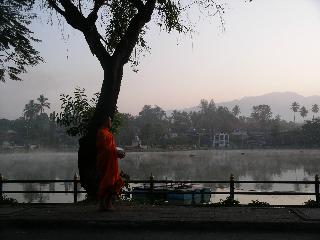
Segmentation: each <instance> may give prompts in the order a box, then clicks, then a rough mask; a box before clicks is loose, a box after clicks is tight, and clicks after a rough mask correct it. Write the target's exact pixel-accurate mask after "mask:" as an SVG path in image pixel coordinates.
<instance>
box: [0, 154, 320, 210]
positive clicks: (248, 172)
mask: <svg viewBox="0 0 320 240" xmlns="http://www.w3.org/2000/svg"><path fill="white" fill-rule="evenodd" d="M319 163H320V150H199V151H176V152H129V153H127V156H126V157H125V158H124V159H122V160H120V168H121V169H122V170H124V171H125V172H127V173H128V174H129V175H130V176H131V179H148V178H149V177H150V174H151V173H152V174H153V175H154V176H155V179H172V180H228V179H229V176H230V174H231V173H232V174H234V176H235V179H236V180H275V181H276V180H314V176H315V175H316V174H319V173H320V171H319ZM76 172H78V168H77V153H74V152H71V153H55V152H43V153H38V152H37V153H11V154H0V173H2V175H3V176H4V177H5V178H6V179H11V180H12V179H19V180H22V179H23V180H25V179H72V178H73V176H74V174H75V173H76ZM209 186H210V188H211V189H212V190H213V191H228V185H227V184H225V185H224V184H211V185H209ZM72 188H73V186H72V184H62V183H56V184H5V185H4V189H5V190H30V191H31V190H35V189H42V190H72ZM236 190H244V191H249V190H250V191H261V190H264V191H310V192H313V191H314V186H312V185H304V184H303V185H302V184H301V185H298V184H291V185H280V184H246V185H244V184H242V185H237V186H236ZM7 195H8V196H10V197H13V198H16V199H17V200H18V201H19V202H72V201H73V195H72V194H7ZM83 197H84V194H79V199H80V200H81V199H83ZM225 197H226V195H218V196H212V199H211V201H213V202H217V201H219V200H220V199H225ZM235 198H236V199H238V200H239V201H240V203H248V202H250V201H251V200H256V199H258V200H260V201H267V202H269V203H271V204H303V202H305V201H306V200H308V199H310V198H311V199H314V197H313V196H254V195H236V196H235Z"/></svg>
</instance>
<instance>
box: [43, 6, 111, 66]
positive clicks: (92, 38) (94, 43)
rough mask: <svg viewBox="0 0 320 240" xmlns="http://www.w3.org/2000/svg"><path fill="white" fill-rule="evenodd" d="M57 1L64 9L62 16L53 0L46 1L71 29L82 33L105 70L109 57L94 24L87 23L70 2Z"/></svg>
mask: <svg viewBox="0 0 320 240" xmlns="http://www.w3.org/2000/svg"><path fill="white" fill-rule="evenodd" d="M58 1H59V3H60V4H61V5H62V7H63V8H64V11H63V14H61V13H60V11H58V10H57V9H56V8H55V7H54V6H55V5H57V4H56V3H55V1H54V0H48V3H49V5H50V6H52V7H53V8H54V9H56V10H57V11H58V12H59V13H60V14H61V15H62V16H63V17H64V18H65V19H66V21H67V22H68V23H69V24H70V25H71V26H72V27H73V28H75V29H78V30H79V31H81V32H82V33H83V35H84V36H85V39H86V41H87V43H88V45H89V48H90V51H91V52H92V54H93V55H95V56H96V57H97V58H98V60H99V62H100V64H101V66H102V68H103V69H105V65H106V63H107V62H108V60H109V58H110V55H109V54H108V52H107V50H106V49H105V47H104V46H103V44H102V42H101V41H100V39H101V36H100V34H99V32H98V29H97V27H96V25H95V22H92V21H89V20H88V19H87V18H85V17H84V16H83V15H82V14H81V12H80V11H79V9H78V8H77V7H76V6H75V5H74V4H73V3H72V2H71V1H70V0H58ZM104 1H105V0H96V2H95V5H96V4H103V2H104ZM97 6H98V5H97ZM100 7H101V6H100ZM60 10H61V9H60ZM61 11H62V10H61Z"/></svg>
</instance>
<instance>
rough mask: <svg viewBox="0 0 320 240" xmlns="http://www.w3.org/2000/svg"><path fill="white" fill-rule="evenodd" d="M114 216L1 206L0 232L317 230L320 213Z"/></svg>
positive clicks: (173, 209)
mask: <svg viewBox="0 0 320 240" xmlns="http://www.w3.org/2000/svg"><path fill="white" fill-rule="evenodd" d="M115 207H116V209H115V211H112V212H99V211H97V208H96V206H95V205H83V204H18V205H12V206H10V205H2V206H0V226H1V227H3V228H10V227H15V228H17V227H18V228H20V227H21V228H34V227H36V228H41V227H42V228H46V227H50V228H52V227H56V228H73V227H76V228H81V227H94V228H95V227H103V228H120V229H122V228H123V229H128V228H134V229H139V228H141V229H146V228H148V229H158V230H160V229H166V230H168V229H189V230H191V229H194V230H199V229H203V230H219V231H220V230H229V229H230V230H231V229H233V230H234V229H242V230H255V231H257V230H258V229H261V230H281V231H284V230H290V231H302V232H305V231H320V209H319V208H270V207H269V208H262V207H209V206H207V207H206V206H202V207H194V206H154V205H130V204H126V203H118V204H117V205H116V206H115Z"/></svg>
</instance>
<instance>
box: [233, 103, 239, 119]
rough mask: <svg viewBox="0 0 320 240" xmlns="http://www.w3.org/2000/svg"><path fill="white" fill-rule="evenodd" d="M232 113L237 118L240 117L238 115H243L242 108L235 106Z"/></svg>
mask: <svg viewBox="0 0 320 240" xmlns="http://www.w3.org/2000/svg"><path fill="white" fill-rule="evenodd" d="M232 113H233V115H234V116H235V117H238V115H239V114H240V113H241V111H240V107H239V106H238V105H235V106H234V107H233V108H232Z"/></svg>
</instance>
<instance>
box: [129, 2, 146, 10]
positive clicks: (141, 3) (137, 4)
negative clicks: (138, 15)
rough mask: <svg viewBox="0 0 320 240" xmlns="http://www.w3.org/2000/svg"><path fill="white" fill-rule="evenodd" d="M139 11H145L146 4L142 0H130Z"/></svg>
mask: <svg viewBox="0 0 320 240" xmlns="http://www.w3.org/2000/svg"><path fill="white" fill-rule="evenodd" d="M129 1H130V2H131V3H132V4H133V5H134V6H135V7H136V8H137V9H138V10H139V11H143V8H144V4H143V2H142V1H141V0H129Z"/></svg>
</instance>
